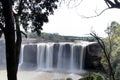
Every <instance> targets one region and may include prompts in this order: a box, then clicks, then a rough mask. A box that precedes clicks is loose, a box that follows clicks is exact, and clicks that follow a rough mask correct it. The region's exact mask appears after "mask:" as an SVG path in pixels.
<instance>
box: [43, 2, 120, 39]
mask: <svg viewBox="0 0 120 80" xmlns="http://www.w3.org/2000/svg"><path fill="white" fill-rule="evenodd" d="M76 1H78V2H74V3H72V2H71V4H69V6H68V4H67V3H62V4H61V5H59V7H58V9H57V10H55V12H54V15H51V16H49V23H47V24H44V26H43V32H47V33H58V34H60V35H66V36H88V35H89V34H90V32H91V31H94V32H95V33H96V34H98V36H101V37H106V34H105V29H106V28H107V27H108V26H109V25H110V23H111V22H112V21H117V22H120V10H119V9H110V10H106V11H105V12H103V13H102V14H101V15H100V16H97V17H93V18H84V17H83V16H86V17H90V16H94V15H96V14H97V13H100V12H101V11H102V10H103V9H105V8H106V7H107V6H106V4H105V3H104V0H95V1H96V2H95V1H94V0H82V2H81V3H80V0H76ZM92 1H93V2H92ZM79 3H80V4H79ZM77 4H79V5H78V6H76V5H77Z"/></svg>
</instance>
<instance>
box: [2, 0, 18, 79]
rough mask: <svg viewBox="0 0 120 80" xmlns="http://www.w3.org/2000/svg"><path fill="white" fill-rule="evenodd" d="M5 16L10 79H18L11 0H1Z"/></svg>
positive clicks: (8, 74) (7, 61) (8, 75)
mask: <svg viewBox="0 0 120 80" xmlns="http://www.w3.org/2000/svg"><path fill="white" fill-rule="evenodd" d="M1 3H2V7H3V15H4V17H5V32H4V34H5V43H6V63H7V77H8V80H17V73H16V69H17V62H16V49H15V30H14V17H13V12H12V4H11V0H1Z"/></svg>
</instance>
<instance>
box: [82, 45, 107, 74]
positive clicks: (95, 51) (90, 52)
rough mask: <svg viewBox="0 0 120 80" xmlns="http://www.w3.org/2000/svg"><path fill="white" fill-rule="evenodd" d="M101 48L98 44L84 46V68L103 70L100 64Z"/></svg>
mask: <svg viewBox="0 0 120 80" xmlns="http://www.w3.org/2000/svg"><path fill="white" fill-rule="evenodd" d="M101 51H102V50H101V48H100V46H99V44H92V45H89V46H87V47H86V54H85V58H84V59H85V63H84V69H85V70H88V71H97V72H98V71H99V72H105V70H104V68H103V66H102V64H101V57H102V53H101Z"/></svg>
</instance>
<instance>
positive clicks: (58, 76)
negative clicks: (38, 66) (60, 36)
mask: <svg viewBox="0 0 120 80" xmlns="http://www.w3.org/2000/svg"><path fill="white" fill-rule="evenodd" d="M66 78H72V79H73V80H78V79H80V78H81V76H80V75H77V74H65V73H52V72H37V71H18V80H65V79H66ZM0 80H7V74H6V71H5V70H0Z"/></svg>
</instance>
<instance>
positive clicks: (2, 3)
mask: <svg viewBox="0 0 120 80" xmlns="http://www.w3.org/2000/svg"><path fill="white" fill-rule="evenodd" d="M56 2H58V0H0V33H3V34H4V37H5V45H6V62H7V77H8V80H17V71H18V63H19V55H20V47H21V42H22V36H21V35H22V34H24V35H25V36H26V34H25V33H24V32H22V31H21V30H20V27H23V29H24V30H25V31H26V32H27V31H28V29H29V30H31V31H32V32H36V33H37V34H38V35H39V34H40V33H41V30H42V26H43V24H44V23H45V22H48V16H49V15H51V14H53V13H54V9H56V8H57V4H56Z"/></svg>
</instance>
